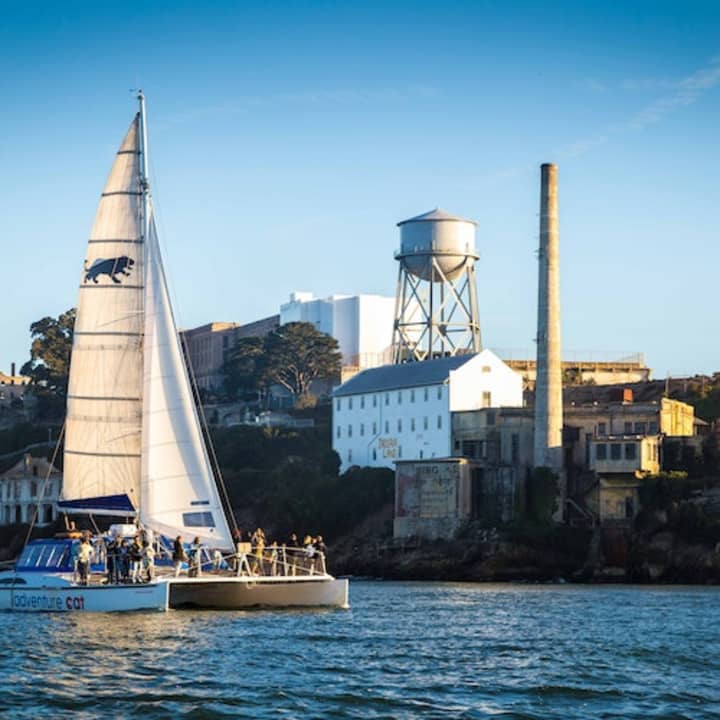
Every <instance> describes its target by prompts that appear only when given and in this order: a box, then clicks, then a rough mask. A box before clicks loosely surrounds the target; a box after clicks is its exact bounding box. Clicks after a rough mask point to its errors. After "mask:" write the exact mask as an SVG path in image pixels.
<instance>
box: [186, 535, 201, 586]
mask: <svg viewBox="0 0 720 720" xmlns="http://www.w3.org/2000/svg"><path fill="white" fill-rule="evenodd" d="M201 574H202V545H201V543H200V538H199V537H196V538H195V539H194V540H193V541H192V542H191V543H190V568H189V570H188V575H189V576H190V577H198V576H199V575H201Z"/></svg>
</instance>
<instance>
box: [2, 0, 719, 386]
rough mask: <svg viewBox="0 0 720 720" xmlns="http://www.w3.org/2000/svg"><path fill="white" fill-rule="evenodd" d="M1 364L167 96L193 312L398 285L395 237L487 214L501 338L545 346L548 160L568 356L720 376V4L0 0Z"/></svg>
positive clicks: (487, 271)
mask: <svg viewBox="0 0 720 720" xmlns="http://www.w3.org/2000/svg"><path fill="white" fill-rule="evenodd" d="M0 11H1V16H2V20H1V21H0V68H2V72H0V93H1V95H2V98H3V109H2V112H1V113H0V130H1V131H2V132H1V133H0V138H1V140H0V168H2V173H0V198H1V200H0V238H2V250H3V253H2V258H3V273H2V275H3V291H4V292H3V294H4V303H3V311H2V315H1V316H0V317H1V318H2V319H1V323H2V324H1V326H0V329H1V330H2V332H1V333H0V369H2V370H4V371H6V372H7V371H9V366H10V363H11V362H12V361H15V362H17V363H18V365H19V364H21V363H22V362H24V361H25V360H26V359H27V358H28V351H29V344H30V338H29V332H28V328H29V325H30V323H31V322H32V321H33V320H36V319H38V318H40V317H42V316H44V315H57V314H58V313H60V312H62V311H64V310H66V309H67V308H69V307H72V306H73V305H74V304H75V302H76V295H77V284H78V279H79V277H80V273H81V270H82V263H83V260H84V256H85V255H84V254H85V243H86V240H87V237H88V234H89V232H90V227H91V225H92V221H93V217H94V213H95V209H96V205H97V201H98V197H99V194H100V192H101V190H102V186H103V184H104V181H105V178H106V176H107V173H108V171H109V169H110V165H111V163H112V160H113V156H114V153H115V150H116V148H117V145H118V143H119V142H120V140H121V138H122V136H123V134H124V132H125V130H126V128H127V126H128V124H129V122H130V120H131V118H132V115H133V113H134V112H135V101H134V96H133V94H132V93H130V92H129V89H130V88H135V87H139V86H141V87H143V89H144V90H145V92H146V95H147V98H148V109H149V124H150V142H151V154H152V158H151V171H152V172H151V176H152V183H153V193H154V196H155V199H156V205H157V206H158V213H159V226H160V233H161V236H162V243H163V245H164V248H165V254H166V263H167V265H168V271H169V274H170V277H171V283H172V286H173V292H174V297H175V300H176V310H177V316H178V319H179V322H180V323H181V324H182V325H183V326H185V327H192V326H195V325H199V324H202V323H205V322H210V321H213V320H228V321H236V322H248V321H252V320H254V319H257V318H259V317H263V316H266V315H270V314H273V313H275V312H277V310H278V307H279V305H280V303H281V302H284V301H285V300H286V299H287V297H288V294H289V293H290V292H292V291H293V290H309V291H312V292H314V293H315V294H316V295H320V296H322V295H328V294H332V293H380V294H385V295H392V294H393V293H394V290H395V282H396V276H397V268H396V263H395V261H394V259H393V252H394V251H395V250H396V249H397V247H398V245H399V236H398V230H397V228H396V227H395V224H396V223H397V222H398V221H400V220H403V219H405V218H407V217H410V216H413V215H416V214H419V213H421V212H425V211H427V210H429V209H432V208H433V207H436V206H440V207H442V208H444V209H446V210H448V211H450V212H454V213H457V214H459V215H463V216H467V217H471V218H474V219H475V220H477V222H478V234H477V244H478V249H479V252H480V255H481V258H480V262H479V265H478V293H479V299H480V313H481V323H482V329H483V340H484V343H485V345H486V346H488V347H491V348H495V349H501V350H505V351H509V350H512V354H513V356H515V357H519V356H528V355H532V354H534V345H533V342H532V338H533V336H534V334H535V330H534V328H535V318H536V293H537V264H536V258H535V249H536V247H537V242H538V238H537V236H538V227H537V225H538V217H537V216H538V205H539V165H540V164H541V163H542V162H556V163H557V164H558V166H559V182H560V243H561V273H562V276H561V287H562V290H561V293H562V304H563V351H564V352H563V354H564V355H565V356H566V357H568V358H570V357H576V358H579V357H588V356H592V357H596V358H599V359H609V358H611V357H613V356H621V355H626V354H629V353H634V352H643V353H645V359H646V361H647V363H648V364H649V365H650V366H651V367H652V368H653V369H654V374H655V376H656V377H663V376H664V375H665V374H666V373H672V374H675V375H678V374H689V373H694V372H713V371H715V370H720V337H719V335H718V333H717V332H716V322H715V312H714V311H715V301H716V295H717V288H718V283H717V277H718V269H719V268H720V248H719V245H720V243H719V241H720V236H719V233H718V217H717V216H718V209H720V202H719V201H720V152H719V147H720V146H719V144H718V134H717V128H718V127H720V122H719V120H720V118H719V117H718V114H719V113H718V111H719V110H720V32H719V31H720V3H717V2H683V3H678V2H660V1H648V2H623V3H615V2H602V3H601V2H595V3H590V2H554V3H550V2H544V3H541V2H491V1H488V2H443V3H439V2H436V3H426V2H420V1H417V2H385V3H375V2H362V3H360V2H355V3H350V2H277V3H273V2H262V3H261V2H256V3H250V2H247V3H245V2H202V3H200V2H197V3H191V2H126V3H123V4H122V5H118V4H115V3H97V2H93V3H83V2H71V1H68V2H65V3H49V2H48V3H41V2H4V1H3V0H0Z"/></svg>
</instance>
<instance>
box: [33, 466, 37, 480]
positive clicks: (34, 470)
mask: <svg viewBox="0 0 720 720" xmlns="http://www.w3.org/2000/svg"><path fill="white" fill-rule="evenodd" d="M33 475H34V476H35V477H37V465H33Z"/></svg>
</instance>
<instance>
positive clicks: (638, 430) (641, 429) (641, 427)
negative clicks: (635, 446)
mask: <svg viewBox="0 0 720 720" xmlns="http://www.w3.org/2000/svg"><path fill="white" fill-rule="evenodd" d="M645 428H646V425H645V423H644V422H636V423H635V434H636V435H644V434H645Z"/></svg>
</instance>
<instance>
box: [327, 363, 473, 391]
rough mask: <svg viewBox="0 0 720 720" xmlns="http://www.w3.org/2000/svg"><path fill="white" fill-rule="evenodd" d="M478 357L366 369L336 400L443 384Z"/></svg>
mask: <svg viewBox="0 0 720 720" xmlns="http://www.w3.org/2000/svg"><path fill="white" fill-rule="evenodd" d="M474 357H477V355H456V356H455V357H447V358H439V359H437V360H421V361H417V362H408V363H402V364H401V365H383V366H381V367H377V368H370V369H369V370H363V371H362V372H361V373H358V374H357V375H356V376H355V377H353V378H350V380H348V381H347V382H346V383H343V384H342V385H341V386H340V387H339V388H336V389H335V391H334V392H333V396H334V397H345V396H346V395H359V394H361V393H373V392H382V391H384V390H401V389H403V388H411V387H422V386H424V385H441V384H442V383H444V382H445V381H446V380H447V379H448V377H449V375H450V372H451V371H452V370H457V369H458V368H459V367H461V366H462V365H464V364H465V363H466V362H469V361H470V360H472V359H473V358H474Z"/></svg>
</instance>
